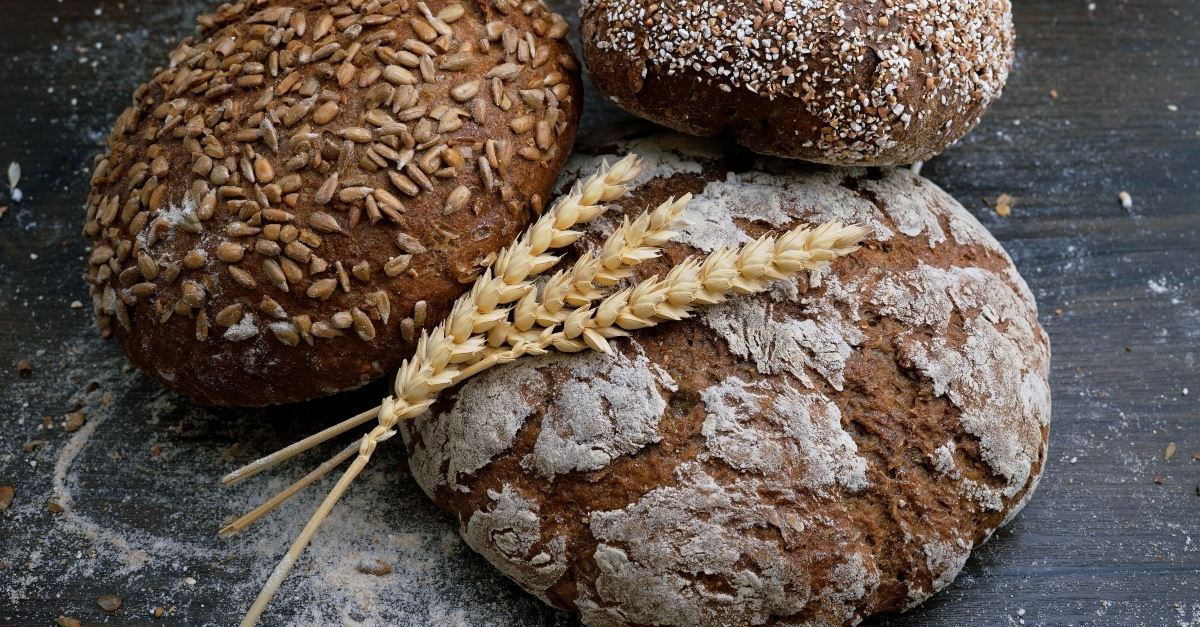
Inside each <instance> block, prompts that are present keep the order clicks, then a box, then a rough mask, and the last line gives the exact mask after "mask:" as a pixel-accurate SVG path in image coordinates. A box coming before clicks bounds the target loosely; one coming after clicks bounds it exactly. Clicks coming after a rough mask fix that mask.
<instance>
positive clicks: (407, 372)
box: [222, 155, 641, 626]
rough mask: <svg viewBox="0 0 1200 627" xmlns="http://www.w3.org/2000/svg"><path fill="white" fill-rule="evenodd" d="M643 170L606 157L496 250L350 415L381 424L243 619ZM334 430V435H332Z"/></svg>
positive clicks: (241, 473) (271, 459) (232, 478)
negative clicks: (374, 397) (376, 401)
mask: <svg viewBox="0 0 1200 627" xmlns="http://www.w3.org/2000/svg"><path fill="white" fill-rule="evenodd" d="M640 172H641V161H640V160H639V159H638V158H637V157H636V156H635V155H629V156H627V157H625V158H624V159H622V160H620V161H618V162H617V163H615V164H613V166H612V167H611V168H610V167H608V165H607V164H604V165H603V166H602V167H601V168H600V170H599V171H598V172H597V173H596V174H594V175H592V176H591V177H589V178H588V179H587V180H586V181H584V182H583V183H580V184H576V185H575V187H574V188H573V189H572V190H571V192H570V193H568V194H567V195H566V196H564V197H562V198H560V199H559V201H558V202H556V203H555V204H554V206H552V207H551V209H550V210H549V211H547V212H546V213H545V214H543V215H542V217H541V218H539V219H538V220H537V221H536V222H535V223H534V224H533V226H531V227H529V229H528V230H526V231H525V233H523V234H522V235H521V237H520V238H518V239H517V241H516V242H514V243H513V244H512V245H511V246H509V247H508V248H506V249H504V250H503V251H501V252H500V254H499V255H497V258H496V261H495V263H494V264H493V265H492V267H491V268H488V269H487V270H486V271H485V272H484V274H483V275H482V276H480V277H479V278H478V279H477V280H476V282H475V284H474V285H473V286H472V289H471V291H470V292H468V293H467V294H465V295H464V296H463V297H461V298H460V299H459V300H458V301H457V302H456V303H455V305H454V307H453V309H452V310H451V313H450V315H449V316H448V317H447V318H446V320H444V321H443V322H442V323H441V324H440V325H438V326H437V327H436V328H435V329H434V330H433V331H432V332H430V333H424V334H422V336H421V339H420V341H419V342H418V344H417V349H416V351H415V353H414V355H413V358H412V359H411V360H408V361H405V362H404V363H403V364H402V365H401V367H400V370H399V372H398V373H397V375H396V383H395V395H394V396H391V397H388V398H386V399H384V400H383V402H382V403H381V404H380V407H379V409H378V410H377V411H375V412H364V413H363V414H359V416H356V417H355V419H352V420H351V421H347V422H354V421H359V420H360V421H361V422H359V424H361V423H362V422H366V421H368V420H370V417H367V418H362V417H363V416H371V414H372V413H374V415H375V417H377V418H378V424H377V425H376V426H375V427H374V428H373V429H372V430H371V431H370V432H369V433H367V434H366V435H365V436H363V438H362V440H361V442H360V444H359V447H358V456H357V457H356V458H355V459H354V462H353V463H351V465H350V467H349V468H348V469H347V470H346V473H345V474H344V475H343V476H342V477H341V479H340V480H339V481H338V483H337V484H336V485H335V486H334V488H333V490H332V491H330V493H329V495H328V496H327V497H326V498H325V500H324V501H323V502H322V503H321V505H320V506H319V507H318V508H317V511H316V512H315V513H314V514H313V516H312V517H311V518H310V519H309V521H308V523H307V524H306V525H305V527H304V530H303V531H301V533H300V535H299V536H298V537H297V538H296V540H295V541H294V542H293V543H292V546H291V547H290V548H289V550H288V552H287V554H286V555H284V558H283V559H282V560H281V561H280V563H279V564H278V565H277V566H276V567H275V570H274V571H273V572H272V573H271V576H270V578H268V580H267V583H266V584H265V585H264V587H263V589H262V590H261V591H260V592H259V595H258V597H257V598H256V599H255V601H254V604H253V605H252V606H251V607H250V610H249V611H248V612H247V614H246V616H245V617H244V618H243V619H242V623H241V624H242V625H245V626H248V625H253V624H254V623H256V622H257V621H258V618H259V617H260V616H261V615H262V612H263V611H264V610H265V609H266V606H267V603H269V602H270V600H271V598H272V597H273V596H274V594H275V592H276V591H277V590H278V589H279V586H280V585H281V584H282V582H283V580H284V579H285V578H286V577H287V574H288V572H290V571H291V568H292V566H294V565H295V562H296V560H297V559H298V558H299V556H300V554H301V553H302V552H303V550H304V548H305V547H306V546H307V545H308V542H309V541H310V540H311V539H312V536H313V535H315V534H316V532H317V530H318V529H319V528H320V526H321V524H322V523H323V522H324V520H325V518H326V517H327V516H328V515H329V512H330V511H331V510H332V509H333V506H334V505H335V504H336V503H337V501H338V500H339V499H340V498H341V497H342V495H343V494H344V493H345V491H346V490H347V489H348V488H349V487H350V484H351V483H353V481H354V479H355V478H356V477H357V476H358V474H359V473H361V472H362V469H363V468H365V467H366V464H367V462H369V461H370V458H371V455H372V454H373V453H374V451H375V448H376V447H377V446H378V444H379V443H380V442H381V441H383V440H385V439H387V438H390V437H391V436H392V435H394V434H395V429H394V428H395V424H396V422H397V421H399V420H405V419H408V418H413V417H415V416H418V415H420V414H421V413H423V412H424V411H425V410H426V409H428V407H429V406H430V405H431V404H432V403H433V402H434V401H435V400H436V398H437V396H438V394H439V393H440V392H441V391H442V390H444V389H445V388H447V387H449V386H450V385H453V382H454V381H455V380H456V379H458V378H460V375H462V374H463V372H464V370H463V369H464V368H466V367H468V366H469V365H470V363H471V362H472V361H477V360H478V359H480V358H482V357H483V353H484V348H485V345H484V341H483V338H482V336H480V335H478V334H480V333H486V332H487V331H488V330H489V329H490V328H491V327H492V326H494V325H495V324H497V323H498V322H500V321H502V320H504V319H506V318H507V316H508V310H507V309H505V308H503V306H504V305H507V304H509V303H512V302H514V301H516V300H518V299H520V298H521V297H523V296H525V295H526V294H527V293H529V292H530V291H532V290H533V289H534V288H533V283H532V282H531V277H534V276H536V275H538V274H540V273H542V272H544V271H546V270H548V269H550V268H552V267H553V266H554V265H556V264H557V263H558V261H559V257H557V256H555V255H552V254H548V253H549V251H551V250H554V249H561V248H563V247H566V246H569V245H571V244H573V243H574V242H575V241H576V240H578V239H579V237H580V236H581V235H582V233H581V232H578V231H573V230H572V229H573V228H574V227H575V226H577V225H580V224H583V223H586V222H590V221H591V220H594V219H595V218H597V217H599V216H600V215H601V214H602V213H604V211H605V210H606V207H605V205H604V204H603V203H606V202H610V201H612V200H615V199H617V198H620V197H621V196H623V195H625V193H626V192H627V191H628V188H627V187H626V184H627V183H629V182H630V181H632V180H633V179H635V178H637V176H638V175H639V174H640ZM514 359H515V357H514ZM493 362H494V363H501V362H502V360H501V359H495V360H493ZM353 426H354V425H347V423H342V424H341V425H337V426H336V427H333V428H331V429H327V430H325V431H324V432H322V433H320V434H317V435H316V436H314V437H310V438H306V439H305V440H303V441H301V442H299V443H297V444H296V445H293V446H291V447H288V448H286V449H284V450H281V451H279V452H278V453H276V454H273V455H270V456H267V457H266V458H263V459H260V460H258V461H256V462H254V463H252V464H249V465H247V466H245V467H243V468H241V469H239V470H238V471H235V472H233V473H230V474H229V475H227V476H226V477H225V479H224V482H225V483H234V482H237V481H240V480H242V479H245V478H248V477H250V476H253V475H255V474H258V473H261V472H263V471H264V470H267V469H269V468H271V467H273V466H275V465H276V464H278V463H280V462H282V461H283V460H285V459H288V458H290V457H293V456H295V455H297V454H299V453H300V452H302V451H304V450H307V449H308V448H311V447H312V446H315V445H317V444H319V443H320V442H322V441H324V440H325V439H328V438H329V437H333V436H334V435H336V434H338V433H343V432H345V431H346V430H348V429H351V428H353ZM331 433H332V434H333V435H328V434H331ZM344 455H346V454H345V452H343V453H339V455H337V456H335V458H334V459H333V460H330V462H327V463H326V464H324V465H323V466H322V467H321V468H318V469H317V471H314V472H313V473H310V474H309V475H308V476H306V477H305V478H304V479H302V480H301V481H300V482H298V484H297V485H295V486H293V487H292V488H289V489H288V490H285V491H284V492H283V493H281V494H280V495H277V496H276V497H275V498H273V499H271V501H268V502H267V503H264V504H263V505H262V506H260V507H259V508H256V509H255V511H253V512H251V513H250V514H248V515H247V516H244V517H242V519H239V520H238V521H235V522H234V523H233V524H231V525H229V526H227V527H226V528H225V529H223V530H222V533H225V534H228V533H232V532H235V531H237V530H239V529H241V528H244V527H245V526H246V525H249V524H250V523H251V522H253V521H254V520H256V519H257V518H258V517H260V516H261V515H262V514H264V513H266V512H267V511H270V509H271V508H273V507H274V506H275V505H277V504H278V503H281V502H283V500H285V499H286V498H288V497H289V496H291V494H294V493H295V491H298V490H299V489H302V488H303V487H304V486H305V485H308V484H309V483H311V482H312V481H315V480H316V478H317V477H319V476H320V475H322V474H324V473H325V472H328V470H329V469H330V468H332V466H335V465H337V464H338V463H340V462H341V461H342V460H344V458H345V457H344Z"/></svg>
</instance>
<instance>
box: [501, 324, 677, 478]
mask: <svg viewBox="0 0 1200 627" xmlns="http://www.w3.org/2000/svg"><path fill="white" fill-rule="evenodd" d="M634 346H635V347H636V353H635V355H634V356H633V358H630V357H627V356H625V354H623V353H620V352H617V353H616V354H614V355H612V356H609V355H604V354H602V353H594V352H589V353H586V354H584V355H580V356H577V357H574V358H571V359H569V360H568V359H565V358H560V359H557V360H554V361H555V364H554V365H555V366H566V367H567V368H568V369H569V377H570V378H569V380H567V381H566V382H565V383H563V384H562V385H561V387H560V390H561V391H559V392H558V395H559V396H560V397H561V398H563V399H570V400H569V401H568V402H566V403H557V404H554V405H551V406H550V407H548V408H547V410H546V414H545V415H544V416H543V418H542V424H541V429H540V430H539V432H538V437H537V442H536V443H535V444H534V447H533V453H532V454H531V455H529V456H527V457H526V458H525V459H523V460H522V462H521V465H522V466H523V467H525V468H526V469H530V470H535V471H536V472H537V473H538V474H539V475H541V476H542V477H545V478H546V479H547V480H551V481H553V480H554V478H555V477H556V476H557V475H561V474H565V473H569V472H574V471H577V470H585V471H586V470H599V469H601V468H604V467H605V466H608V464H609V463H611V462H612V460H614V459H616V458H617V457H619V456H622V455H630V454H633V453H636V452H637V451H639V450H641V449H642V448H643V447H644V446H646V445H648V444H652V443H654V442H658V441H660V440H661V439H662V435H661V434H660V433H659V426H658V425H659V421H660V420H661V419H662V417H663V412H664V410H666V408H667V402H666V401H665V400H664V399H663V397H662V393H661V392H660V390H659V388H660V386H662V387H665V388H667V389H670V387H671V386H674V385H675V382H674V380H672V379H671V378H670V375H666V372H665V371H663V370H662V369H661V368H653V369H652V368H651V367H650V361H649V360H648V359H647V358H646V355H645V354H644V353H643V352H642V349H641V347H640V345H636V344H635V345H634ZM664 375H665V378H663V377H664Z"/></svg>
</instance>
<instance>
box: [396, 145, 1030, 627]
mask: <svg viewBox="0 0 1200 627" xmlns="http://www.w3.org/2000/svg"><path fill="white" fill-rule="evenodd" d="M695 141H696V140H690V141H689V140H685V139H681V138H679V137H678V136H674V137H667V138H657V139H655V138H651V139H644V140H637V141H633V142H631V143H626V144H622V145H619V146H618V147H616V148H614V149H613V151H612V152H613V154H611V155H609V159H610V160H611V158H612V157H614V156H616V155H617V154H624V153H625V152H626V151H634V152H637V153H638V154H640V155H643V156H645V157H647V158H648V162H649V165H648V168H647V171H648V176H650V177H651V180H650V181H649V182H648V183H646V184H645V185H643V186H642V187H640V188H637V190H636V191H635V193H634V194H633V195H632V196H631V197H630V198H628V199H627V200H622V201H619V206H620V210H619V211H616V213H615V215H613V216H612V217H611V221H610V222H609V226H608V228H611V226H612V224H614V223H616V220H618V219H619V218H620V217H621V215H622V213H623V214H625V215H629V216H633V215H636V212H637V211H639V210H640V209H641V208H643V207H646V206H654V205H656V204H657V203H659V202H661V201H662V200H664V199H666V198H667V197H668V196H672V195H675V196H677V195H679V194H682V193H685V192H692V193H695V194H696V199H695V200H694V201H693V202H692V204H691V206H690V207H689V208H688V213H687V214H686V217H687V218H688V219H689V220H690V221H691V224H690V225H689V226H687V227H685V228H684V229H682V234H681V236H680V238H679V243H678V244H675V245H672V246H671V247H670V248H669V249H668V250H667V251H666V255H665V259H663V260H661V261H658V262H655V263H653V264H651V265H650V267H646V268H644V269H643V270H642V271H641V272H640V274H641V275H642V276H646V275H649V274H652V273H654V274H659V275H661V274H663V273H664V271H665V270H666V268H667V267H668V265H667V264H668V263H672V264H673V263H678V262H680V261H682V260H683V259H685V258H686V257H687V256H689V255H695V254H699V253H702V252H708V251H711V250H713V249H715V248H717V247H719V246H722V245H732V244H738V243H742V242H747V241H750V240H751V238H754V237H756V236H758V235H760V234H762V233H763V232H765V231H766V230H767V229H785V228H789V227H792V226H794V225H796V224H798V223H800V222H802V221H807V222H821V221H825V220H830V219H835V218H836V219H839V220H843V221H850V222H857V223H859V224H863V225H866V226H868V227H869V228H870V229H871V231H872V236H871V237H870V238H869V239H868V243H867V245H866V247H865V248H864V249H862V250H860V251H859V252H856V253H854V254H853V255H850V256H849V257H845V258H842V259H839V260H838V261H836V262H835V263H834V264H833V268H832V272H828V273H826V274H825V275H824V276H819V277H810V278H808V279H806V280H800V281H798V282H794V283H780V284H779V285H778V286H777V287H776V288H775V289H773V290H772V291H771V292H770V293H768V294H766V295H763V296H760V297H737V298H734V299H732V300H731V301H730V302H728V303H726V304H723V305H720V306H716V307H711V308H705V309H702V310H699V311H698V312H697V315H696V317H695V318H694V319H692V320H690V321H687V322H685V323H675V324H667V325H663V326H662V327H659V328H657V329H654V330H642V331H637V332H635V333H634V334H633V337H632V338H631V339H629V340H620V341H617V342H614V347H615V349H616V352H617V354H616V355H614V356H611V357H610V356H605V355H601V354H597V353H581V354H575V355H562V354H554V355H550V356H547V357H543V358H525V359H522V360H520V361H517V362H515V363H513V364H509V365H506V366H502V367H499V368H496V369H494V370H491V371H489V372H488V373H486V374H484V375H482V376H480V377H478V378H476V379H473V380H471V381H469V382H468V383H466V384H465V385H463V386H462V387H461V388H459V389H458V390H457V391H456V393H455V394H454V395H453V396H452V397H447V398H444V399H443V401H442V403H441V404H440V405H439V406H438V407H436V408H435V412H434V413H433V414H432V415H429V416H428V417H424V418H420V419H417V420H416V421H414V422H412V423H411V424H408V425H406V426H405V428H404V429H405V431H404V435H405V438H406V442H407V443H408V450H409V465H410V467H411V469H412V472H413V476H414V477H415V478H416V480H417V481H418V482H419V483H420V485H421V486H422V488H424V490H425V491H426V492H427V493H429V495H430V496H431V497H432V498H433V499H434V500H435V501H436V502H437V503H438V504H439V505H440V506H441V507H443V508H445V509H447V510H448V511H450V512H451V513H452V514H454V515H455V516H456V517H457V518H458V521H459V523H460V530H461V532H462V536H463V538H464V539H465V540H466V542H467V543H468V544H469V545H470V546H471V547H472V548H474V549H475V550H476V551H478V552H479V553H481V554H482V555H484V556H485V557H486V558H487V559H488V560H490V561H491V562H492V563H493V564H495V565H496V566H497V567H498V568H499V569H500V570H502V571H503V572H504V573H505V574H507V575H508V576H510V577H511V578H513V579H514V580H515V581H517V583H519V584H520V585H521V586H523V587H524V588H525V589H526V590H528V591H529V592H531V593H533V594H535V595H537V596H538V597H540V598H541V599H543V600H544V601H546V602H547V603H550V604H552V605H554V606H555V607H559V608H563V609H568V610H574V611H578V612H580V613H581V614H582V618H583V621H584V622H585V623H586V624H589V625H688V626H692V625H749V624H789V625H791V624H806V625H810V624H811V625H843V624H854V623H857V622H859V621H860V620H862V619H864V618H866V617H868V616H872V615H875V614H880V613H887V612H899V611H903V610H905V609H907V608H910V607H913V606H914V605H916V604H918V603H920V602H921V601H923V600H925V599H926V598H928V597H929V596H930V595H932V594H933V593H934V592H936V591H937V590H939V589H941V588H943V587H945V586H946V585H947V584H949V583H950V582H951V581H953V580H954V578H955V576H956V575H957V574H958V572H959V569H961V568H962V566H963V563H964V562H965V561H966V560H967V557H968V556H969V555H970V553H971V550H972V548H974V547H976V546H979V545H980V544H981V543H982V542H984V541H985V540H987V539H988V537H989V536H990V535H991V534H992V533H993V532H994V531H995V530H996V528H997V527H999V526H1000V525H1002V524H1004V523H1005V522H1007V521H1008V520H1010V519H1011V518H1012V517H1013V516H1014V515H1015V514H1016V513H1017V512H1018V511H1020V509H1021V508H1022V507H1023V506H1024V504H1025V503H1026V501H1027V500H1028V499H1029V497H1030V496H1031V494H1032V492H1033V490H1034V488H1035V486H1036V485H1037V482H1038V479H1039V477H1040V475H1041V472H1042V468H1043V464H1044V462H1045V459H1046V438H1047V435H1048V430H1049V421H1050V393H1049V388H1048V386H1047V380H1046V377H1047V370H1048V364H1049V358H1050V351H1049V344H1048V342H1047V338H1046V336H1045V334H1044V332H1043V331H1042V329H1041V327H1040V326H1039V325H1038V321H1037V308H1036V305H1035V303H1034V300H1033V296H1032V295H1031V294H1030V292H1029V290H1028V288H1027V287H1026V285H1025V282H1024V281H1023V280H1022V279H1021V277H1020V276H1019V275H1018V274H1017V272H1016V270H1015V269H1014V268H1013V265H1012V261H1011V260H1010V259H1009V257H1008V255H1006V254H1005V252H1004V250H1003V249H1002V248H1001V247H1000V245H999V244H998V243H997V242H996V241H995V240H994V239H993V238H992V237H991V235H989V234H988V232H987V231H986V230H984V228H983V227H982V226H980V224H979V223H978V222H977V221H976V220H975V219H974V218H972V217H971V215H970V214H968V213H967V212H966V211H964V210H963V208H962V207H961V206H960V205H959V204H958V203H957V202H955V201H954V200H953V199H952V198H950V197H949V196H947V195H946V194H945V193H944V192H942V191H941V190H940V189H938V188H937V187H936V186H934V185H933V184H932V183H930V182H929V181H926V180H924V179H922V178H920V177H918V176H915V175H913V174H911V173H910V172H909V171H908V170H895V171H878V170H865V169H848V170H825V169H815V168H812V167H806V166H801V167H797V166H796V165H795V164H787V163H780V162H778V161H774V162H762V163H757V164H756V163H752V162H747V161H745V160H739V159H736V158H729V157H725V156H722V155H720V154H714V153H710V152H706V151H705V149H704V148H703V147H702V146H700V145H698V144H696V143H695ZM595 160H596V158H586V157H581V158H578V159H576V160H574V161H573V162H572V166H569V167H568V170H570V169H571V168H572V167H576V168H578V169H580V170H581V171H587V170H588V169H589V168H590V167H592V166H593V165H594V162H595ZM604 230H605V228H604V227H601V228H600V229H598V231H601V232H602V231H604ZM598 235H599V233H593V234H592V235H591V238H590V240H589V242H588V244H587V245H590V246H595V245H596V244H597V243H598V241H599V240H598Z"/></svg>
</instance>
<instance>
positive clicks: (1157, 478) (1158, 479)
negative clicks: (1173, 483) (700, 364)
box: [1154, 475, 1163, 485]
mask: <svg viewBox="0 0 1200 627" xmlns="http://www.w3.org/2000/svg"><path fill="white" fill-rule="evenodd" d="M1162 484H1163V478H1162V476H1161V475H1155V477H1154V485H1162Z"/></svg>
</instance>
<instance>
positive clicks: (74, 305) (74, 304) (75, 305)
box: [71, 300, 83, 309]
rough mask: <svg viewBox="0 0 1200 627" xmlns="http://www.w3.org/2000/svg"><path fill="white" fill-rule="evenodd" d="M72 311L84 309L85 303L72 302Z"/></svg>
mask: <svg viewBox="0 0 1200 627" xmlns="http://www.w3.org/2000/svg"><path fill="white" fill-rule="evenodd" d="M71 309H83V303H81V302H79V301H77V300H73V301H71Z"/></svg>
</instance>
